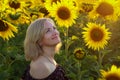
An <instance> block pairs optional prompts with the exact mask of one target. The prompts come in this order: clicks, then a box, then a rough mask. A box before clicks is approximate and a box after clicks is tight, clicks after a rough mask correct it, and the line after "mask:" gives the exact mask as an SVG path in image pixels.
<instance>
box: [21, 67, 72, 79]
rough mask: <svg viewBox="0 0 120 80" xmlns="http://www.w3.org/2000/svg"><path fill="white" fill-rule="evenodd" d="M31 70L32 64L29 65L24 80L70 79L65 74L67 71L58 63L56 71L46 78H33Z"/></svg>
mask: <svg viewBox="0 0 120 80" xmlns="http://www.w3.org/2000/svg"><path fill="white" fill-rule="evenodd" d="M29 71H30V66H28V67H27V69H26V70H25V72H24V74H23V76H22V80H70V79H68V77H67V76H66V75H65V71H64V69H63V68H62V67H61V66H60V65H57V67H56V69H55V70H54V72H52V73H51V74H50V75H49V76H48V77H46V78H44V79H34V78H32V76H31V75H30V73H29Z"/></svg>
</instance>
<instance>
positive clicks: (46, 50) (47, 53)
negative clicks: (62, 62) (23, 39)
mask: <svg viewBox="0 0 120 80" xmlns="http://www.w3.org/2000/svg"><path fill="white" fill-rule="evenodd" d="M43 52H44V53H43V55H44V56H47V57H51V58H54V55H55V47H49V46H46V47H43Z"/></svg>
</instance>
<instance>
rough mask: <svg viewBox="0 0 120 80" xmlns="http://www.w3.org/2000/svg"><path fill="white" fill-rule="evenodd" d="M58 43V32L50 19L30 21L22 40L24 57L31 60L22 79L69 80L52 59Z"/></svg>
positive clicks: (59, 40) (59, 41)
mask: <svg viewBox="0 0 120 80" xmlns="http://www.w3.org/2000/svg"><path fill="white" fill-rule="evenodd" d="M60 43H61V39H60V37H59V32H58V30H57V29H56V26H55V24H54V21H53V20H52V19H50V18H41V19H37V20H35V21H34V22H32V23H31V24H30V26H29V27H28V29H27V32H26V37H25V41H24V50H25V58H26V60H30V61H31V62H30V66H29V67H28V68H27V69H26V71H25V73H24V74H23V76H22V80H69V79H68V78H67V77H66V75H65V71H64V70H63V68H62V67H61V66H60V65H59V64H57V62H56V61H55V59H54V55H55V53H56V51H57V50H58V48H56V47H57V45H58V44H60Z"/></svg>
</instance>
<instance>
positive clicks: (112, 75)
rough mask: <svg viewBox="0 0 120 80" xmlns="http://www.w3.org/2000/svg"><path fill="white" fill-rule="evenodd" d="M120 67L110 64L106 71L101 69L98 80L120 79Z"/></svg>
mask: <svg viewBox="0 0 120 80" xmlns="http://www.w3.org/2000/svg"><path fill="white" fill-rule="evenodd" d="M119 72H120V68H117V66H115V65H112V67H111V69H110V70H108V71H105V70H101V75H102V77H101V78H100V79H99V80H120V73H119Z"/></svg>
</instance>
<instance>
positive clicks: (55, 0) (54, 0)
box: [51, 0, 60, 4]
mask: <svg viewBox="0 0 120 80" xmlns="http://www.w3.org/2000/svg"><path fill="white" fill-rule="evenodd" d="M57 1H58V2H60V0H52V2H51V4H53V2H55V3H57Z"/></svg>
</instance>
